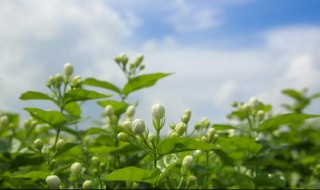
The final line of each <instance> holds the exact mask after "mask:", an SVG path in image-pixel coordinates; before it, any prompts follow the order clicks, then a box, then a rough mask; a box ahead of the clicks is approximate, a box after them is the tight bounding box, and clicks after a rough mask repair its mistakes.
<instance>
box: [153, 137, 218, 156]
mask: <svg viewBox="0 0 320 190" xmlns="http://www.w3.org/2000/svg"><path fill="white" fill-rule="evenodd" d="M216 148H217V147H216V146H215V145H211V144H208V143H205V142H202V141H198V140H195V139H191V138H186V137H176V138H168V139H164V140H163V141H161V142H160V143H159V144H158V151H159V154H160V155H166V154H171V153H176V152H184V151H190V150H212V149H216Z"/></svg>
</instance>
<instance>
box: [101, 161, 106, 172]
mask: <svg viewBox="0 0 320 190" xmlns="http://www.w3.org/2000/svg"><path fill="white" fill-rule="evenodd" d="M100 170H101V171H102V172H105V171H106V164H105V163H104V162H101V163H100Z"/></svg>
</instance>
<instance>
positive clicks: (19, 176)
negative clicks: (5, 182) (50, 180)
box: [12, 171, 51, 179]
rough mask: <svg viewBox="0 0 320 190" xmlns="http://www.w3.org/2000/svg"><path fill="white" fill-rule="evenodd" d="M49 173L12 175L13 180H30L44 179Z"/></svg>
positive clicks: (31, 172)
mask: <svg viewBox="0 0 320 190" xmlns="http://www.w3.org/2000/svg"><path fill="white" fill-rule="evenodd" d="M50 173H51V172H50V171H29V172H28V171H27V172H25V171H23V172H22V171H20V172H16V173H13V174H12V177H13V178H31V179H46V178H47V176H49V175H50Z"/></svg>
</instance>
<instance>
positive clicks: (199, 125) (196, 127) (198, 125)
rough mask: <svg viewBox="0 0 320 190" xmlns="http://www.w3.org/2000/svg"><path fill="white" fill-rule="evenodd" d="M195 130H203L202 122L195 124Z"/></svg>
mask: <svg viewBox="0 0 320 190" xmlns="http://www.w3.org/2000/svg"><path fill="white" fill-rule="evenodd" d="M194 128H195V129H196V130H199V129H200V128H201V123H200V122H197V123H195V124H194Z"/></svg>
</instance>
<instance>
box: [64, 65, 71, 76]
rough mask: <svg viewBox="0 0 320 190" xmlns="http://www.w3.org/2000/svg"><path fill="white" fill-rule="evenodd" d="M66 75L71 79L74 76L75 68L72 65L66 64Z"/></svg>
mask: <svg viewBox="0 0 320 190" xmlns="http://www.w3.org/2000/svg"><path fill="white" fill-rule="evenodd" d="M63 69H64V74H65V75H66V76H67V77H69V76H71V75H72V74H73V66H72V65H71V64H70V63H66V64H64V67H63Z"/></svg>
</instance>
